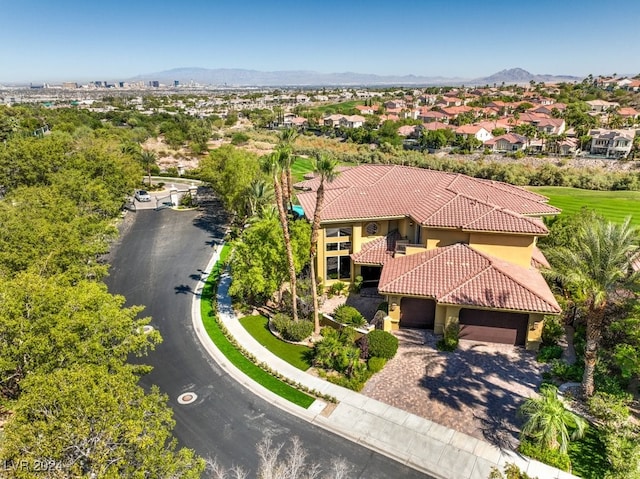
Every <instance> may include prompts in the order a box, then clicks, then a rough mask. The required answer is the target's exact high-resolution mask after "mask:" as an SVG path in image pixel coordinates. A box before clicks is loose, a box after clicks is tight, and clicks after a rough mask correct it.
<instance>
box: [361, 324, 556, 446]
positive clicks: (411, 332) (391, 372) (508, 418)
mask: <svg viewBox="0 0 640 479" xmlns="http://www.w3.org/2000/svg"><path fill="white" fill-rule="evenodd" d="M394 334H395V335H396V336H397V337H398V339H399V341H400V344H399V347H398V353H397V354H396V356H395V357H394V358H393V359H392V360H391V361H389V362H388V363H387V365H386V366H385V367H384V369H383V370H382V371H381V372H379V373H378V374H376V375H374V376H373V377H372V378H371V379H370V380H369V381H368V382H367V384H366V385H365V387H364V389H363V390H362V393H363V394H365V395H366V396H369V397H371V398H374V399H377V400H379V401H382V402H385V403H387V404H390V405H392V406H395V407H398V408H401V409H404V410H405V411H409V412H412V413H414V414H416V415H418V416H422V417H425V418H428V419H430V420H432V421H434V422H437V423H438V424H442V425H443V426H447V427H449V428H451V429H455V430H457V431H460V432H463V433H465V434H469V435H471V436H474V437H477V438H479V439H484V440H486V441H489V442H491V443H493V444H495V445H497V446H500V447H507V448H513V447H515V446H516V445H517V443H518V439H517V438H518V432H519V429H518V428H519V426H520V424H521V421H520V420H519V418H518V417H517V415H516V412H517V409H518V407H519V406H520V404H522V402H523V401H524V399H526V398H527V397H530V396H532V395H534V391H535V390H536V389H537V388H538V387H539V386H540V382H541V373H542V371H543V368H544V365H541V364H538V363H537V362H536V361H535V355H534V353H533V352H531V351H526V350H525V349H523V348H519V347H515V346H508V345H502V344H488V343H480V342H475V341H466V340H461V341H460V347H459V348H458V350H457V351H455V352H452V353H446V352H440V351H438V350H437V349H436V347H435V345H436V341H437V339H436V337H435V335H434V334H433V333H432V332H431V331H425V330H417V329H404V330H400V331H397V332H395V333H394Z"/></svg>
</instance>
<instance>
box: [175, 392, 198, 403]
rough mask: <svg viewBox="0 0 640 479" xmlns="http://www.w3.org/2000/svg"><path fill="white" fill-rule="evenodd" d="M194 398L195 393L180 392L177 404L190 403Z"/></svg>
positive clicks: (196, 397)
mask: <svg viewBox="0 0 640 479" xmlns="http://www.w3.org/2000/svg"><path fill="white" fill-rule="evenodd" d="M196 399H198V395H197V394H196V393H184V394H180V396H178V404H191V403H192V402H193V401H195V400H196Z"/></svg>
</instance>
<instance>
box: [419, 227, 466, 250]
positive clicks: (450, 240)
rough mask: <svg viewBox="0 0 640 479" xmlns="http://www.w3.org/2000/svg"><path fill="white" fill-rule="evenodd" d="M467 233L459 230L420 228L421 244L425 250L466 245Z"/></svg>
mask: <svg viewBox="0 0 640 479" xmlns="http://www.w3.org/2000/svg"><path fill="white" fill-rule="evenodd" d="M468 242H469V233H465V232H464V231H459V230H438V229H433V228H422V243H423V244H425V245H426V247H427V249H429V250H431V249H434V248H441V247H443V246H449V245H452V244H456V243H468Z"/></svg>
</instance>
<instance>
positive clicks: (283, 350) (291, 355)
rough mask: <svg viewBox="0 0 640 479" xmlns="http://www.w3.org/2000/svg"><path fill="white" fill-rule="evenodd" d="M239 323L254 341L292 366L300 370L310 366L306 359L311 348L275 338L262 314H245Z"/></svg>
mask: <svg viewBox="0 0 640 479" xmlns="http://www.w3.org/2000/svg"><path fill="white" fill-rule="evenodd" d="M240 324H242V326H244V329H246V330H247V331H248V332H249V334H251V336H253V337H254V338H255V339H256V341H258V342H259V343H260V344H262V345H263V346H264V347H265V348H267V349H268V350H269V351H271V352H272V353H273V354H275V355H276V356H278V357H279V358H282V359H284V360H285V361H286V362H288V363H289V364H291V365H292V366H294V367H296V368H298V369H300V370H302V371H306V370H307V369H309V368H310V367H311V363H309V360H308V357H309V353H310V352H311V348H308V347H306V346H302V345H300V344H290V343H287V342H285V341H281V340H280V339H278V338H276V337H275V336H274V335H273V334H271V331H269V325H268V319H267V318H265V317H264V316H245V317H244V318H241V319H240Z"/></svg>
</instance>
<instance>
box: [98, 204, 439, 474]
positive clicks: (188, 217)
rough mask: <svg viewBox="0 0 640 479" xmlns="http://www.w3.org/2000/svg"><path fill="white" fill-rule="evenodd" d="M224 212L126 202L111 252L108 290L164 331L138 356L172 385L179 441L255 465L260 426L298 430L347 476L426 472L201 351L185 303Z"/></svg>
mask: <svg viewBox="0 0 640 479" xmlns="http://www.w3.org/2000/svg"><path fill="white" fill-rule="evenodd" d="M225 222H226V218H225V216H224V214H223V213H222V210H221V208H220V207H219V205H212V206H211V207H209V208H208V209H207V210H206V211H175V210H171V209H163V210H158V211H155V210H151V209H149V210H146V209H145V210H138V211H137V212H129V213H127V218H126V219H125V221H124V225H125V227H124V228H123V233H122V236H121V238H120V239H119V241H118V242H117V243H116V244H114V246H113V249H112V252H111V254H110V259H109V262H110V263H111V265H112V266H111V268H110V275H109V277H108V278H107V280H106V283H107V285H108V286H109V289H110V291H111V292H112V293H117V294H122V295H124V296H125V297H126V299H127V305H144V306H145V311H144V312H143V313H142V315H143V316H151V317H152V322H151V325H152V326H154V327H155V328H157V329H158V330H159V331H160V333H161V334H162V337H163V343H162V344H160V345H158V347H157V348H156V350H155V351H153V352H151V353H150V354H149V356H147V357H145V358H143V359H142V360H141V361H142V362H144V363H145V364H150V365H152V366H153V371H152V372H151V373H150V374H148V375H147V376H145V377H143V379H142V384H143V386H145V387H147V388H149V387H151V386H152V385H156V386H158V387H159V388H160V390H161V391H162V392H164V393H166V394H167V395H168V398H169V405H170V407H171V408H172V409H173V411H174V418H175V420H176V427H175V429H174V435H175V437H176V438H177V439H178V442H179V443H180V445H182V446H186V447H190V448H192V449H194V450H195V451H196V452H197V453H198V454H200V455H201V456H203V457H206V458H216V459H217V460H218V461H219V462H220V463H221V464H223V465H224V466H226V467H232V466H234V465H239V466H242V467H243V468H244V469H245V470H248V471H255V470H256V468H257V464H258V456H257V454H256V451H255V445H256V444H257V443H258V442H259V441H260V440H261V439H262V438H263V437H264V435H265V434H270V435H272V436H273V439H274V441H275V442H287V441H288V440H289V439H290V438H292V437H294V436H297V437H299V438H300V439H301V441H302V443H303V444H304V447H305V449H306V450H307V451H308V454H309V456H308V457H309V461H310V462H318V463H320V464H322V465H323V466H325V469H326V468H328V467H329V465H330V462H331V460H332V459H336V458H342V459H344V460H345V461H346V462H347V464H348V465H349V469H350V473H349V477H351V478H363V479H364V478H367V479H368V478H371V479H377V478H379V479H382V478H422V477H426V478H429V477H432V476H430V475H427V474H424V473H422V472H420V471H417V470H415V469H413V468H411V467H408V466H407V465H404V464H401V463H399V462H397V461H395V460H393V459H391V458H389V457H387V456H384V455H382V454H379V453H377V452H374V450H372V449H370V448H367V447H364V446H362V445H359V444H356V443H354V442H352V441H350V440H348V439H346V438H344V437H341V436H339V435H337V434H335V433H333V432H330V431H328V430H327V429H324V428H323V427H318V426H317V425H314V424H311V423H309V422H308V421H307V420H306V419H304V418H301V417H297V416H295V415H291V414H290V413H289V411H287V410H283V409H282V408H280V407H277V406H275V405H274V404H272V403H270V402H269V401H268V400H265V399H264V398H263V397H260V396H258V395H256V394H254V393H253V392H252V391H251V390H249V389H247V385H246V384H241V383H239V382H237V381H236V380H235V379H234V378H233V377H232V376H230V374H229V372H228V370H227V369H226V368H224V367H221V366H220V365H219V364H218V363H217V362H216V361H214V360H213V359H212V357H211V355H210V354H208V353H207V351H206V350H205V348H204V347H203V346H202V345H201V343H200V341H199V340H198V338H197V337H196V334H195V331H194V328H193V325H192V317H191V309H192V302H193V297H194V294H195V290H196V288H197V287H198V285H199V284H200V279H201V277H202V274H203V272H204V270H205V269H206V265H207V264H208V262H209V259H210V258H211V256H212V253H213V248H212V246H213V245H214V244H216V243H218V242H219V241H221V239H222V238H223V236H224V231H225V228H226V225H225ZM186 392H191V393H194V394H195V395H196V396H197V399H196V400H195V401H194V402H193V403H191V404H186V405H183V404H180V403H179V402H178V396H180V395H181V394H183V393H186ZM252 476H253V475H252V474H251V475H250V476H249V477H252Z"/></svg>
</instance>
